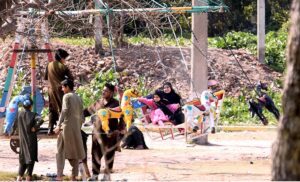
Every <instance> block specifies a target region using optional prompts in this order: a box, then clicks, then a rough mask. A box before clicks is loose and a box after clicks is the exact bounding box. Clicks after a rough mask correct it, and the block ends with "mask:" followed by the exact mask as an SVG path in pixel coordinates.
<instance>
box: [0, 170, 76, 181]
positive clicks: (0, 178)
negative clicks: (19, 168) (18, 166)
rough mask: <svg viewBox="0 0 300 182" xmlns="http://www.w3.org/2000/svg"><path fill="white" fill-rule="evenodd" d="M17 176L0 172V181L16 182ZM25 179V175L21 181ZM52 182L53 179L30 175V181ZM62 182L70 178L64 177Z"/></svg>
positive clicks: (16, 174)
mask: <svg viewBox="0 0 300 182" xmlns="http://www.w3.org/2000/svg"><path fill="white" fill-rule="evenodd" d="M33 171H34V169H33ZM17 176H18V173H12V172H4V171H0V181H16V180H17ZM25 178H26V174H25V175H24V176H23V180H25ZM53 180H54V179H52V178H48V177H46V176H43V175H37V174H33V175H32V181H53ZM63 180H64V181H70V177H69V176H64V177H63Z"/></svg>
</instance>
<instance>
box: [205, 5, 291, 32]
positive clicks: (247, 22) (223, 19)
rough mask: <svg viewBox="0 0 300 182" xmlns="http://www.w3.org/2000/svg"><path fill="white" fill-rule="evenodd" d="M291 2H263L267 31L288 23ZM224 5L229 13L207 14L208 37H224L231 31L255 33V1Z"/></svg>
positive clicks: (275, 29) (277, 28)
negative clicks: (227, 7)
mask: <svg viewBox="0 0 300 182" xmlns="http://www.w3.org/2000/svg"><path fill="white" fill-rule="evenodd" d="M291 2H292V1H291V0H276V1H271V0H268V1H265V4H266V13H265V17H266V29H267V31H277V30H279V29H280V28H281V27H282V25H283V24H284V23H285V22H287V21H288V19H289V11H290V9H291ZM224 3H225V4H226V5H227V6H229V12H226V13H209V14H208V18H209V22H210V23H209V25H208V26H209V28H208V30H209V31H208V32H209V36H216V35H219V36H220V35H224V34H226V32H229V31H232V30H235V31H250V32H252V33H255V32H256V28H257V23H256V19H257V1H253V0H240V1H236V0H224Z"/></svg>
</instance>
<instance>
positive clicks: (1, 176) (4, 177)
mask: <svg viewBox="0 0 300 182" xmlns="http://www.w3.org/2000/svg"><path fill="white" fill-rule="evenodd" d="M17 175H18V174H17V173H12V172H1V171H0V180H1V181H15V180H16V179H17Z"/></svg>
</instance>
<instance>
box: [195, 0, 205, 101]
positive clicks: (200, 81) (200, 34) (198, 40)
mask: <svg viewBox="0 0 300 182" xmlns="http://www.w3.org/2000/svg"><path fill="white" fill-rule="evenodd" d="M201 5H205V4H203V3H200V2H199V1H197V0H193V6H201ZM192 30H193V32H194V34H192V41H193V45H192V51H191V52H192V56H191V79H192V82H191V92H192V95H191V96H192V97H200V95H201V92H202V91H203V90H206V89H207V60H206V55H207V32H208V19H207V13H201V14H199V13H193V14H192ZM199 49H200V50H199Z"/></svg>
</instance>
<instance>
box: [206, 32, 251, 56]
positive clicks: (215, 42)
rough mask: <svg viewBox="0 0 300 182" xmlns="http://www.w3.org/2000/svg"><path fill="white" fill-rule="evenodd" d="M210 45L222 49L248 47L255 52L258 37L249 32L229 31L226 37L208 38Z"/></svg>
mask: <svg viewBox="0 0 300 182" xmlns="http://www.w3.org/2000/svg"><path fill="white" fill-rule="evenodd" d="M208 42H209V46H210V47H217V48H222V49H228V48H230V49H241V48H243V49H247V50H249V51H250V52H252V53H254V52H255V51H256V44H257V39H256V36H254V35H253V34H251V33H248V32H235V31H233V32H229V33H227V34H226V35H225V36H224V37H215V38H209V39H208Z"/></svg>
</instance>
